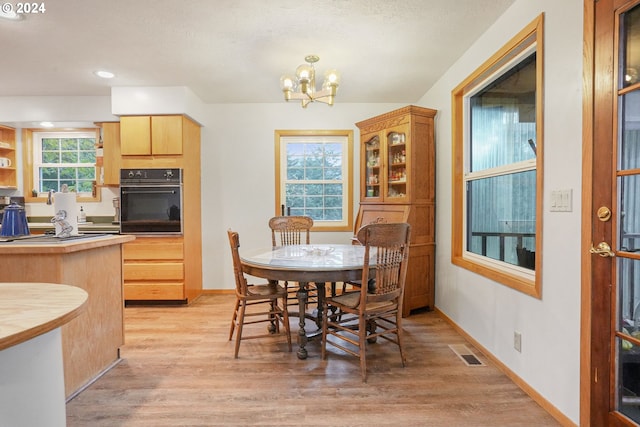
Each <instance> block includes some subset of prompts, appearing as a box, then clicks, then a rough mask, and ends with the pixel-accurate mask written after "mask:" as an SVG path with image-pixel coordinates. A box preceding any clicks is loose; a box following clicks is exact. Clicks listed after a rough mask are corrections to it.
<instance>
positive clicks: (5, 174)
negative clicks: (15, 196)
mask: <svg viewBox="0 0 640 427" xmlns="http://www.w3.org/2000/svg"><path fill="white" fill-rule="evenodd" d="M0 157H3V158H6V159H9V162H11V164H10V165H4V166H0V188H3V189H9V190H15V189H17V188H18V179H17V175H16V170H17V169H16V130H15V129H13V128H10V127H6V126H0Z"/></svg>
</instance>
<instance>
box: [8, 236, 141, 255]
mask: <svg viewBox="0 0 640 427" xmlns="http://www.w3.org/2000/svg"><path fill="white" fill-rule="evenodd" d="M39 237H43V239H42V241H39ZM135 238H136V237H135V236H132V235H126V234H113V235H95V236H93V235H87V236H84V237H83V238H75V239H74V238H72V239H68V240H65V239H60V240H55V241H54V240H53V239H55V237H52V236H36V237H35V238H33V239H23V240H20V239H18V240H16V241H12V242H0V255H5V254H7V255H8V254H11V255H17V254H52V253H71V252H79V251H84V250H87V249H94V248H100V247H104V246H112V245H116V244H121V243H126V242H130V241H132V240H135Z"/></svg>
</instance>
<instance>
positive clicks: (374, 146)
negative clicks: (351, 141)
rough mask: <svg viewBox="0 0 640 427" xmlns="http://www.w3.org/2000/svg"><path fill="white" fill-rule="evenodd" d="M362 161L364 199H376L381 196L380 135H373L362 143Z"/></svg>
mask: <svg viewBox="0 0 640 427" xmlns="http://www.w3.org/2000/svg"><path fill="white" fill-rule="evenodd" d="M363 161H364V162H365V168H364V170H365V174H364V177H363V179H364V180H365V185H364V189H365V191H364V193H363V198H364V199H378V198H380V197H381V194H380V186H381V182H382V159H381V158H380V137H379V136H378V135H375V136H374V137H372V138H370V139H369V140H367V141H366V142H365V143H364V153H363Z"/></svg>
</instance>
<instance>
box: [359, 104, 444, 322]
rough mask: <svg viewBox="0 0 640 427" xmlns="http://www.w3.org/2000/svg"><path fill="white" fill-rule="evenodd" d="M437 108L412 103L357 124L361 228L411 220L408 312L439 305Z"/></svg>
mask: <svg viewBox="0 0 640 427" xmlns="http://www.w3.org/2000/svg"><path fill="white" fill-rule="evenodd" d="M435 115H436V110H432V109H429V108H422V107H416V106H413V105H410V106H407V107H404V108H400V109H398V110H394V111H391V112H388V113H386V114H382V115H379V116H376V117H372V118H370V119H367V120H363V121H361V122H358V123H356V126H358V128H359V129H360V171H361V175H360V209H359V212H358V217H357V218H356V226H355V229H356V231H357V230H358V229H359V228H360V227H362V226H363V225H367V224H370V223H375V222H408V223H409V224H411V245H410V249H409V264H408V270H407V279H406V287H405V294H404V302H403V313H402V314H403V316H408V315H409V313H410V312H411V310H414V309H417V308H429V309H433V308H434V288H435V207H436V206H435V138H434V123H433V120H434V117H435Z"/></svg>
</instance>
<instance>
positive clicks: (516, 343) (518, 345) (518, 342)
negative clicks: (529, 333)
mask: <svg viewBox="0 0 640 427" xmlns="http://www.w3.org/2000/svg"><path fill="white" fill-rule="evenodd" d="M513 348H515V349H516V351H518V352H520V353H522V334H521V333H520V332H518V331H513Z"/></svg>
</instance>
